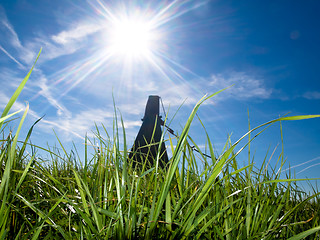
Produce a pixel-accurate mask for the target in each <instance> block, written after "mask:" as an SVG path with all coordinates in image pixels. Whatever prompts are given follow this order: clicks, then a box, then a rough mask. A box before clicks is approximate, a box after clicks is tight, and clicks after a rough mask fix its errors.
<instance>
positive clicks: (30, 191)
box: [0, 53, 320, 239]
mask: <svg viewBox="0 0 320 240" xmlns="http://www.w3.org/2000/svg"><path fill="white" fill-rule="evenodd" d="M39 54H40V53H39ZM38 57H39V56H38ZM31 71H32V69H31ZM31 71H30V72H29V73H28V75H27V76H26V78H25V79H24V80H23V81H22V83H21V85H20V86H19V88H18V89H17V91H16V92H15V93H14V95H13V97H12V98H11V99H10V101H9V103H8V105H7V107H6V108H5V110H4V112H3V114H2V116H1V118H0V128H1V129H0V133H1V134H2V140H0V179H1V183H0V205H1V206H0V216H1V217H0V239H38V238H39V239H304V238H307V239H319V237H320V234H319V230H320V218H319V216H320V213H319V209H320V204H319V196H320V192H318V190H316V189H314V193H313V194H311V195H308V194H307V193H305V192H303V191H301V190H300V189H299V187H298V186H297V184H296V181H297V179H292V178H291V175H290V173H289V174H288V175H287V177H286V178H285V179H280V172H281V169H282V166H283V164H284V161H283V152H282V153H281V154H280V156H279V157H278V159H277V165H276V166H273V167H270V165H269V164H268V162H267V160H266V158H265V159H264V161H263V164H262V165H261V166H260V167H259V168H257V167H256V166H254V164H253V160H252V157H251V156H250V154H249V156H248V158H249V162H248V165H247V166H245V167H239V166H238V163H237V160H236V157H237V155H238V154H239V153H240V152H242V151H243V149H244V148H245V147H247V148H249V149H250V143H251V141H253V140H254V139H255V137H256V136H258V135H259V134H260V133H261V132H263V131H264V130H265V129H266V128H267V127H268V126H270V125H271V124H273V123H275V122H279V121H281V122H283V121H289V120H301V119H308V118H314V117H320V116H319V115H307V116H294V117H282V118H279V119H276V120H273V121H270V122H267V123H265V124H263V125H261V126H258V127H256V128H253V129H250V130H249V131H248V133H246V134H245V135H244V136H243V137H242V138H240V139H239V140H238V141H237V142H235V143H234V144H231V143H230V140H228V141H227V143H226V145H225V148H224V150H223V153H221V154H220V155H219V156H216V157H215V158H214V160H211V159H208V158H207V157H206V156H204V155H202V154H201V153H200V155H199V154H197V155H195V154H194V151H193V150H192V147H191V146H190V145H189V142H190V141H192V139H191V138H190V137H189V136H188V131H189V129H190V125H191V122H192V121H193V119H194V117H195V116H196V112H197V110H198V108H199V107H200V105H201V104H202V103H203V102H204V101H205V100H207V99H208V98H211V97H214V95H216V94H218V92H217V93H215V94H213V95H211V96H209V97H204V98H203V99H201V100H200V101H199V103H198V104H197V105H196V106H195V108H194V109H193V111H192V113H191V114H190V117H189V119H188V120H187V122H186V124H185V126H184V129H183V131H182V133H181V134H180V136H178V139H177V144H176V145H175V146H174V145H173V141H172V139H169V144H167V145H168V146H169V147H170V148H171V151H172V153H173V154H172V158H171V160H170V162H169V166H168V168H167V169H165V170H164V169H161V168H159V167H158V159H156V161H155V164H154V166H149V167H148V168H146V166H144V167H143V168H142V169H133V168H132V161H131V160H130V159H128V147H127V145H126V139H125V129H124V127H123V122H122V119H118V118H117V114H116V113H115V117H114V125H113V134H112V135H109V134H108V133H107V132H106V130H105V128H104V131H105V132H104V133H103V134H100V132H99V130H98V129H97V134H96V138H95V140H91V141H98V142H99V146H100V149H99V151H97V150H95V152H94V153H93V154H90V153H89V152H90V151H91V150H92V149H90V148H91V147H90V145H92V142H91V141H90V139H88V138H86V141H85V142H86V144H85V156H84V157H83V158H81V157H80V156H78V154H77V153H74V152H70V153H69V152H67V151H66V150H65V149H64V147H63V145H62V143H61V142H60V141H59V143H60V148H61V149H62V150H61V151H56V150H55V149H50V148H49V147H47V148H43V147H41V146H33V145H32V144H30V143H29V137H30V135H31V133H32V130H33V127H34V126H32V127H31V128H30V130H29V132H28V134H27V137H26V139H25V140H24V141H21V142H19V141H18V136H19V132H20V130H21V128H22V125H23V121H24V118H25V116H26V115H27V111H28V106H27V108H26V110H25V112H24V114H23V116H22V118H21V120H20V123H19V126H18V128H17V131H16V133H15V134H13V133H12V132H10V133H9V135H8V136H7V135H5V132H7V131H6V130H7V129H8V125H9V123H10V121H11V120H10V119H11V117H12V116H13V115H14V114H15V113H14V114H11V115H8V113H9V110H10V108H11V107H12V105H13V103H14V101H15V100H16V99H17V97H18V96H19V94H20V92H21V91H22V88H23V86H24V85H25V84H26V82H27V80H28V78H29V76H30V74H31ZM118 126H120V127H119V128H118ZM119 132H120V133H121V134H119ZM253 132H255V137H253V138H252V137H251V134H252V133H253ZM102 135H106V136H107V137H105V138H104V137H102ZM120 135H121V136H122V137H120ZM120 138H123V139H120ZM58 140H59V139H58ZM120 142H123V144H120ZM207 142H208V149H209V151H210V153H211V156H214V150H213V147H212V144H211V141H210V138H209V136H208V135H207ZM242 142H245V143H244V144H243V145H241V146H240V144H242ZM193 145H195V144H194V143H193ZM239 146H240V150H239V151H237V152H236V150H235V149H236V148H239ZM27 148H30V149H31V150H32V151H31V152H32V154H29V153H28V152H27V151H26V149H27ZM195 148H196V149H198V150H199V148H198V146H197V145H195ZM39 149H41V150H42V151H45V152H46V153H47V155H48V156H49V157H47V158H43V157H41V156H38V155H37V151H39ZM249 152H250V151H249ZM199 156H200V157H199ZM199 158H200V159H199ZM199 162H201V166H198V164H199ZM200 167H201V169H202V170H201V172H200V171H199V169H200ZM298 180H301V179H298Z"/></svg>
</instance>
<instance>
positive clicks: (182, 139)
mask: <svg viewBox="0 0 320 240" xmlns="http://www.w3.org/2000/svg"><path fill="white" fill-rule="evenodd" d="M225 89H227V88H225ZM225 89H222V90H220V91H218V92H216V93H214V94H212V95H210V96H208V97H207V96H206V95H205V96H204V97H203V98H202V99H201V100H200V101H199V102H198V103H197V104H196V106H195V107H194V108H193V110H192V112H191V114H190V116H189V118H188V120H187V123H186V124H185V126H184V129H183V131H182V133H181V136H180V138H179V140H178V143H177V147H176V149H175V151H174V152H173V156H172V163H171V164H170V166H169V169H168V172H167V177H166V181H165V183H164V184H163V187H162V188H161V191H160V196H159V200H158V202H157V204H156V208H155V211H154V214H153V216H152V223H151V225H150V228H148V230H147V237H148V236H150V234H151V232H152V231H153V229H154V227H155V226H156V224H157V219H158V217H159V215H160V211H161V209H162V206H163V203H164V201H165V199H166V197H167V194H168V192H169V188H170V185H171V182H172V179H173V177H174V174H175V173H176V169H177V167H178V164H179V160H180V157H181V154H182V153H181V150H182V148H183V146H184V144H185V141H186V140H187V136H188V132H189V129H190V126H191V122H192V121H193V119H194V117H195V115H196V113H197V111H198V109H199V107H200V105H201V104H202V103H203V102H204V101H206V100H208V99H210V98H212V97H213V96H215V95H217V94H218V93H220V92H222V91H224V90H225Z"/></svg>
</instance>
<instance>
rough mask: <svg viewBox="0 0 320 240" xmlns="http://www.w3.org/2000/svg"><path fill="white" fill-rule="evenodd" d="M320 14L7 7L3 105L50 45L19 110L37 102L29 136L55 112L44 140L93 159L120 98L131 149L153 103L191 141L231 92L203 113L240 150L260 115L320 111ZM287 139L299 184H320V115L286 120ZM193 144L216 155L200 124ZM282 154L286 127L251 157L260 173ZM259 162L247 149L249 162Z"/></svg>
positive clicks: (308, 8) (39, 138)
mask: <svg viewBox="0 0 320 240" xmlns="http://www.w3.org/2000/svg"><path fill="white" fill-rule="evenodd" d="M319 12H320V2H319V1H313V0H309V1H253V0H247V1H236V0H233V1H232V0H223V1H222V0H221V1H220V0H212V1H209V0H194V1H183V0H176V1H143V0H139V1H138V0H136V1H121V0H120V1H119V0H118V1H111V0H110V1H103V0H92V1H85V0H83V1H75V0H74V1H72V0H56V1H50V0H41V1H40V0H28V1H27V0H3V1H1V2H0V82H1V88H0V109H4V107H5V105H6V103H7V102H8V100H9V99H10V97H11V95H12V94H13V92H14V91H15V89H16V87H17V86H18V85H19V83H20V82H21V81H22V79H23V78H24V77H25V75H26V74H27V72H28V71H29V69H30V68H31V67H32V65H33V63H34V61H35V59H36V56H37V54H38V52H39V50H40V49H41V48H42V53H41V55H40V58H39V60H38V62H37V63H36V66H35V69H34V71H33V72H32V75H31V77H30V79H29V81H28V82H27V84H26V86H25V88H24V90H23V92H22V94H21V95H20V96H19V98H18V100H17V102H16V103H15V105H14V106H13V109H12V112H13V111H16V110H19V109H24V108H25V106H26V103H29V106H30V110H29V112H28V117H27V119H26V122H25V123H24V130H23V132H22V135H21V139H23V137H25V135H26V133H27V130H28V129H29V128H30V127H31V125H32V124H33V123H34V122H35V121H36V120H37V119H39V118H40V117H42V116H44V117H43V119H42V120H41V121H40V122H39V123H38V124H37V125H36V127H35V129H34V132H33V135H32V138H31V140H32V142H33V143H35V144H37V145H40V146H46V145H49V146H54V145H58V143H57V138H56V136H55V133H56V135H57V136H58V137H59V139H60V141H61V142H62V143H63V144H64V145H65V146H67V147H71V146H72V144H73V143H74V144H75V145H76V146H77V148H78V150H79V151H80V152H82V151H83V146H84V144H83V143H84V136H85V135H86V134H87V135H88V136H89V137H93V136H94V133H93V131H94V129H95V124H97V126H101V124H103V125H104V126H106V128H107V129H108V131H110V133H112V126H113V118H114V107H113V101H114V102H115V105H116V107H117V109H118V111H119V112H121V114H122V117H123V120H124V124H125V127H126V135H127V140H128V144H129V145H130V144H132V143H133V141H134V138H135V136H136V134H137V133H138V131H139V128H140V126H141V118H142V117H143V115H144V110H145V104H146V102H147V99H148V96H149V95H159V96H160V97H161V99H162V102H163V106H164V109H165V113H164V111H162V112H161V114H162V116H163V117H164V116H165V114H168V121H171V124H170V127H171V128H172V129H173V130H175V132H176V133H179V132H181V131H182V128H183V125H184V124H185V122H186V119H187V118H188V116H189V114H190V113H191V111H192V109H193V107H194V106H195V104H196V103H197V102H198V101H199V100H200V99H201V98H202V97H203V96H204V95H205V94H213V93H215V92H217V91H219V90H221V89H223V88H226V87H229V88H228V89H226V90H225V91H223V92H222V93H219V94H218V95H216V96H214V97H213V98H212V99H210V100H208V101H207V102H205V103H204V104H203V105H202V106H201V107H200V109H199V111H198V116H199V118H200V119H201V121H202V123H203V125H204V126H205V129H206V131H207V133H208V135H209V136H210V139H211V141H212V142H213V145H214V148H215V151H216V153H217V154H220V153H221V152H222V151H223V146H224V145H225V143H226V142H227V141H228V137H229V136H230V141H231V142H232V143H234V142H235V141H237V140H238V139H239V138H240V137H241V136H242V135H244V134H245V133H246V132H247V131H248V125H249V123H248V114H249V119H250V125H251V127H256V126H258V125H260V124H262V123H265V122H267V121H269V120H272V119H275V118H278V117H279V116H283V115H285V114H289V116H294V115H305V114H320V111H319V110H320V108H319V106H320V81H319V80H320V79H319V78H320V72H319V62H320V45H319V43H320V29H319V26H318V25H319V22H320V15H319V14H318V13H319ZM230 86H231V87H230ZM113 99H114V100H113ZM161 109H162V107H161ZM178 109H179V110H178ZM20 116H21V115H20ZM18 123H19V121H18V120H16V121H15V122H13V123H11V124H12V128H13V129H16V128H17V126H18ZM282 133H283V144H284V145H283V149H284V158H285V159H286V167H288V166H291V167H292V171H294V172H295V174H296V177H297V178H305V177H308V178H316V177H320V175H319V172H320V119H310V120H303V121H295V122H292V121H290V122H282ZM190 136H191V137H192V138H193V139H194V141H195V142H196V143H197V144H198V145H199V146H200V147H201V148H202V149H203V151H205V144H206V132H205V130H204V129H203V127H202V124H201V123H200V122H199V120H198V119H195V121H194V122H193V124H192V127H191V129H190ZM166 138H168V134H166ZM245 143H246V141H243V142H242V145H241V146H243V145H244V144H245ZM268 149H269V150H268ZM281 149H282V141H281V134H280V124H279V123H278V124H274V125H273V126H271V127H270V128H268V129H267V130H266V131H265V132H263V133H262V134H261V135H259V136H258V137H257V138H256V139H255V140H254V142H253V143H252V146H251V156H254V162H255V164H256V165H257V166H259V164H261V162H262V161H263V159H264V158H265V157H266V156H267V160H269V159H271V160H270V165H271V166H274V165H275V164H276V162H277V160H278V157H279V154H280V152H281ZM274 150H275V153H274V155H272V152H273V151H274ZM247 158H248V154H247V150H244V153H243V154H242V155H239V158H238V159H239V161H241V162H243V163H244V162H247V161H248V160H247ZM286 167H285V168H286ZM283 173H284V174H285V173H286V172H285V171H284V172H283ZM312 184H315V182H314V181H313V182H312Z"/></svg>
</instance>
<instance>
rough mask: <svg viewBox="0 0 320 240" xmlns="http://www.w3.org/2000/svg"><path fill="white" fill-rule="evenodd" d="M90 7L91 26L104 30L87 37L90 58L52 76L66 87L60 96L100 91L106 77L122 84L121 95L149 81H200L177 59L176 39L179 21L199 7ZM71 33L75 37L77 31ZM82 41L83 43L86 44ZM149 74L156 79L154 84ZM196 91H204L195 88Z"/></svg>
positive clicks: (110, 83)
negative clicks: (85, 90)
mask: <svg viewBox="0 0 320 240" xmlns="http://www.w3.org/2000/svg"><path fill="white" fill-rule="evenodd" d="M203 2H204V3H205V1H203ZM88 3H89V5H90V7H91V10H90V9H84V10H85V11H86V12H87V13H88V18H87V19H91V21H90V20H87V21H89V23H90V24H89V25H92V24H93V23H95V24H98V25H99V27H98V28H97V29H99V31H96V32H94V33H92V31H91V32H90V33H88V35H86V34H85V33H81V34H80V36H82V37H83V38H84V39H85V40H87V43H83V46H81V47H79V51H83V52H87V53H88V54H86V55H84V56H85V57H82V58H78V60H75V61H72V64H70V65H67V66H66V67H65V68H63V69H61V70H60V71H59V72H57V73H55V74H54V75H51V76H48V78H50V83H51V86H52V87H53V86H56V87H57V85H59V86H61V87H60V88H61V89H63V92H61V94H60V96H59V98H61V97H63V96H64V95H66V94H67V93H68V92H70V91H71V90H73V89H74V88H76V87H77V86H81V87H84V88H86V87H87V86H88V88H94V87H96V89H97V90H98V91H99V90H100V89H101V88H105V87H106V86H107V85H106V82H104V83H103V81H102V80H101V78H104V79H106V77H108V86H110V87H114V86H115V85H117V88H118V89H120V90H119V91H120V92H134V89H130V86H135V87H140V88H142V89H143V86H146V85H147V84H148V83H147V81H155V82H156V81H158V80H157V79H161V82H162V83H163V84H179V83H184V84H188V83H187V81H186V80H185V78H184V75H185V74H188V75H189V76H191V75H192V77H193V78H194V77H198V76H196V74H194V73H193V72H192V71H191V70H189V69H188V68H186V67H184V66H182V65H181V64H180V63H179V62H178V61H176V60H175V57H176V56H174V55H176V54H177V51H178V50H177V46H176V41H175V40H176V39H177V38H179V34H177V32H176V29H177V25H176V24H177V22H175V20H176V19H178V18H179V17H181V16H182V15H183V14H186V13H188V12H190V11H192V10H193V9H194V8H195V7H199V6H200V5H199V4H197V5H195V4H192V1H177V0H176V1H173V2H171V3H170V4H167V5H166V4H164V3H163V2H162V3H160V4H159V3H158V4H157V5H155V4H154V6H151V4H149V5H147V6H146V7H144V6H141V4H140V5H134V4H133V3H131V4H130V5H126V4H125V3H122V4H119V2H117V4H118V5H107V3H106V2H102V1H99V0H97V1H90V2H88ZM92 10H93V11H92ZM69 32H70V34H74V30H72V29H71V30H70V31H69ZM64 35H66V36H65V37H66V39H68V38H67V36H68V31H64ZM70 39H72V38H70ZM91 39H94V40H92V41H91ZM78 43H79V44H82V43H81V41H78ZM173 53H174V54H173ZM190 74H191V75H190ZM148 76H153V79H149V80H148V79H147V78H148ZM112 79H113V80H112ZM104 81H105V80H104ZM134 81H140V82H139V83H136V82H135V83H134ZM101 84H103V85H104V86H101ZM96 85H99V86H96ZM190 87H191V88H193V89H194V90H195V91H196V92H198V93H199V90H197V89H196V87H195V86H190ZM40 94H41V93H40ZM201 94H202V93H201Z"/></svg>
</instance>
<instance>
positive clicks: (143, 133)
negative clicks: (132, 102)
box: [129, 96, 168, 168]
mask: <svg viewBox="0 0 320 240" xmlns="http://www.w3.org/2000/svg"><path fill="white" fill-rule="evenodd" d="M159 99H160V97H159V96H149V99H148V102H147V106H146V111H145V114H144V117H143V119H142V121H143V122H142V125H141V128H140V130H139V133H138V135H137V137H136V140H135V142H134V145H133V147H132V149H131V152H130V154H129V158H130V159H132V160H133V167H136V166H137V167H142V166H143V164H144V163H145V161H147V163H146V167H147V168H148V167H150V166H153V165H154V164H155V161H156V157H157V154H158V151H159V144H160V139H161V135H162V131H161V125H163V120H162V119H161V117H160V116H159ZM167 163H168V154H167V151H166V147H165V144H164V142H162V143H161V151H160V157H159V166H160V167H162V168H163V167H165V165H166V164H167Z"/></svg>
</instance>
